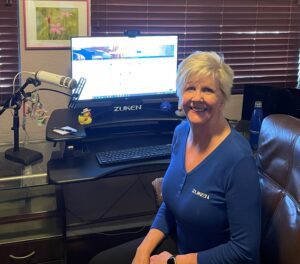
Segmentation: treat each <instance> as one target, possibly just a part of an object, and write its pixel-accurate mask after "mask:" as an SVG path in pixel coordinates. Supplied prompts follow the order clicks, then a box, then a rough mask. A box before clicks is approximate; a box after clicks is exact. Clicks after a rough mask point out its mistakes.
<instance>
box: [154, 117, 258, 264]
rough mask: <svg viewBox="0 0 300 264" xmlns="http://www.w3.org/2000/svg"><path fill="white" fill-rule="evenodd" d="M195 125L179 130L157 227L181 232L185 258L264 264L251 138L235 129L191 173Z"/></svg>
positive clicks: (180, 247) (221, 263)
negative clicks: (188, 160) (188, 163)
mask: <svg viewBox="0 0 300 264" xmlns="http://www.w3.org/2000/svg"><path fill="white" fill-rule="evenodd" d="M189 129H190V127H189V123H188V122H187V121H184V122H182V123H181V124H180V125H179V126H178V127H177V128H176V129H175V132H174V136H173V143H172V156H171V161H170V165H169V167H168V169H167V171H166V173H165V176H164V179H163V185H162V194H163V200H164V201H163V203H162V205H161V207H160V208H159V210H158V212H157V215H156V217H155V219H154V222H153V224H152V226H151V228H156V229H159V230H161V231H162V232H163V233H165V234H166V235H168V234H171V233H175V235H176V237H177V245H178V250H179V252H180V253H181V254H187V253H195V252H196V253H198V255H197V262H198V263H199V264H225V263H226V264H236V263H255V264H258V263H259V246H260V210H261V197H260V186H259V176H258V172H257V167H256V165H255V161H254V158H253V155H252V151H251V149H250V146H249V144H248V142H247V140H246V139H245V138H244V137H243V136H242V135H240V134H239V133H238V132H237V131H236V130H234V129H231V132H230V134H229V135H228V136H227V138H226V139H225V140H224V141H223V142H222V143H221V144H220V145H219V146H218V147H217V148H216V149H215V150H214V151H213V152H212V153H211V154H210V155H209V156H208V157H206V158H205V159H204V160H203V161H202V162H201V163H200V164H198V166H196V167H195V168H194V169H193V170H192V171H190V172H188V173H187V172H186V169H185V148H186V142H187V137H188V133H189Z"/></svg>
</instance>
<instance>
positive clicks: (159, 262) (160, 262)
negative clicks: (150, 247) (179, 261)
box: [150, 251, 172, 264]
mask: <svg viewBox="0 0 300 264" xmlns="http://www.w3.org/2000/svg"><path fill="white" fill-rule="evenodd" d="M171 256H172V254H171V253H170V252H167V251H163V252H161V253H159V254H158V255H153V256H151V257H150V264H166V263H167V261H168V259H169V258H170V257H171Z"/></svg>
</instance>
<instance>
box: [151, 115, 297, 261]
mask: <svg viewBox="0 0 300 264" xmlns="http://www.w3.org/2000/svg"><path fill="white" fill-rule="evenodd" d="M257 166H258V169H259V173H260V184H261V189H262V238H261V264H299V263H300V119H297V118H295V117H292V116H288V115H279V114H276V115H269V116H267V117H266V118H265V119H264V121H263V124H262V127H261V133H260V139H259V146H258V150H257ZM161 182H162V178H157V179H155V180H154V181H153V182H152V185H153V187H154V191H155V194H156V199H157V203H158V205H159V204H160V203H161V201H162V195H161Z"/></svg>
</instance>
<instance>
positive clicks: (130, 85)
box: [71, 35, 178, 107]
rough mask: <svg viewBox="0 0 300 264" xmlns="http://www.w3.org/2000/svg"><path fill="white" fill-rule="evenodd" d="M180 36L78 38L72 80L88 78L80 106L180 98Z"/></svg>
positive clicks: (74, 44)
mask: <svg viewBox="0 0 300 264" xmlns="http://www.w3.org/2000/svg"><path fill="white" fill-rule="evenodd" d="M177 42H178V38H177V36H174V35H172V36H170V35H168V36H136V37H128V36H121V37H115V36H114V37H74V38H72V39H71V67H72V78H74V79H76V80H79V79H80V78H81V77H83V78H85V79H86V83H85V86H84V88H83V90H82V92H81V95H80V97H79V100H78V102H77V106H79V107H98V106H102V105H107V104H114V103H117V104H122V103H126V104H128V102H130V101H139V102H142V101H145V100H147V99H152V100H155V99H156V100H158V101H161V100H162V99H164V98H169V97H173V98H176V72H177Z"/></svg>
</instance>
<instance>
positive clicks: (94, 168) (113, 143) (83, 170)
mask: <svg viewBox="0 0 300 264" xmlns="http://www.w3.org/2000/svg"><path fill="white" fill-rule="evenodd" d="M171 141H172V134H166V135H162V134H159V135H131V136H127V137H126V138H124V137H119V138H116V137H114V138H109V137H107V138H104V139H102V140H98V141H96V142H95V141H92V142H85V143H83V144H84V145H85V150H79V151H73V152H72V153H71V155H70V156H69V157H64V158H62V157H61V153H60V152H53V153H52V157H51V159H50V160H49V162H48V177H49V181H50V182H51V183H54V184H65V183H73V182H80V181H88V180H96V179H99V178H102V177H105V176H108V175H110V174H112V173H114V172H118V171H123V170H126V169H130V168H136V167H141V166H147V165H159V164H161V165H162V164H164V165H165V164H168V163H169V159H158V160H146V161H141V162H131V163H125V164H121V165H116V166H100V164H99V163H98V161H97V158H96V155H95V153H96V152H97V151H100V150H108V149H110V150H114V149H120V148H127V147H132V146H139V145H144V146H145V145H153V144H164V143H171Z"/></svg>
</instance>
